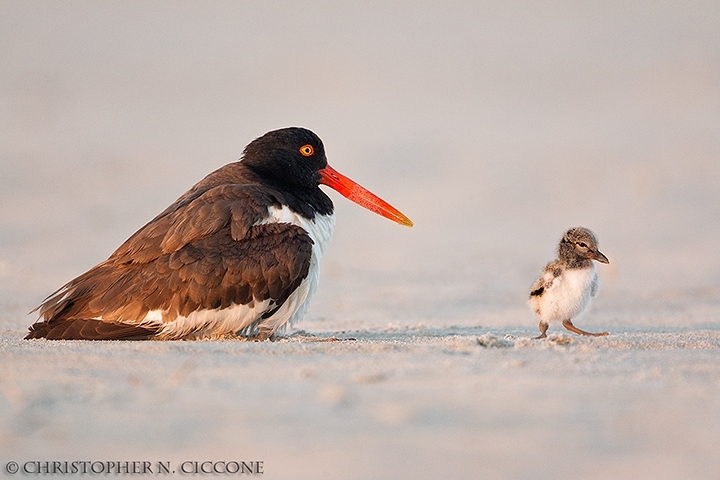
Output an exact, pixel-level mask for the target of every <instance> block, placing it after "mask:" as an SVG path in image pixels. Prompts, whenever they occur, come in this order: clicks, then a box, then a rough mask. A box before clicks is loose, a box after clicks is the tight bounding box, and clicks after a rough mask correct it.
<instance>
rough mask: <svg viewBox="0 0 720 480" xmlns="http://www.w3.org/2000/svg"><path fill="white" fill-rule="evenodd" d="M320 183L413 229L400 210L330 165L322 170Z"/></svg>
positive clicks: (411, 223)
mask: <svg viewBox="0 0 720 480" xmlns="http://www.w3.org/2000/svg"><path fill="white" fill-rule="evenodd" d="M320 177H321V180H320V183H322V184H323V185H327V186H328V187H330V188H332V189H334V190H336V191H337V192H338V193H339V194H340V195H342V196H343V197H345V198H347V199H348V200H350V201H351V202H355V203H357V204H358V205H360V206H361V207H365V208H367V209H368V210H370V211H371V212H375V213H377V214H378V215H382V216H383V217H385V218H388V219H390V220H392V221H393V222H397V223H399V224H400V225H405V226H406V227H412V226H413V222H412V220H410V219H409V218H408V217H406V216H405V215H403V214H402V213H401V212H400V211H399V210H398V209H396V208H395V207H393V206H392V205H390V204H389V203H387V202H386V201H385V200H383V199H382V198H380V197H378V196H377V195H375V194H374V193H372V192H370V191H369V190H367V189H365V188H363V187H361V186H360V185H358V184H357V183H355V182H354V181H352V180H350V179H349V178H347V177H346V176H345V175H342V174H341V173H338V171H337V170H335V169H334V168H332V167H331V166H330V165H328V166H326V167H325V168H323V169H322V170H320Z"/></svg>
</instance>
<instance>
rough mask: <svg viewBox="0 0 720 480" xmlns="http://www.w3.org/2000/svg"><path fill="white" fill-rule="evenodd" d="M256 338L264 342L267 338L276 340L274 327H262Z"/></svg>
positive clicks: (272, 340)
mask: <svg viewBox="0 0 720 480" xmlns="http://www.w3.org/2000/svg"><path fill="white" fill-rule="evenodd" d="M256 340H257V341H258V342H264V341H265V340H269V341H271V342H274V341H275V332H274V331H273V329H272V328H264V327H260V333H258V336H257V337H256Z"/></svg>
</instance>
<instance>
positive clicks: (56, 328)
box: [27, 185, 313, 339]
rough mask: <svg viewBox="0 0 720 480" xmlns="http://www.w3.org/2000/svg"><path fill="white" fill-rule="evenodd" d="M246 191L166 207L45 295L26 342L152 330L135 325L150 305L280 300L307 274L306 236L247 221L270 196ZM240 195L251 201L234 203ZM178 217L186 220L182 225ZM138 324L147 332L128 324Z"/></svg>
mask: <svg viewBox="0 0 720 480" xmlns="http://www.w3.org/2000/svg"><path fill="white" fill-rule="evenodd" d="M231 187H232V188H231ZM248 188H254V187H248V186H240V185H233V186H230V185H225V186H221V187H217V188H213V189H210V190H208V191H207V192H205V193H204V194H202V195H199V196H197V197H196V198H195V199H194V200H193V201H191V202H189V203H186V204H185V205H184V206H183V207H181V208H178V209H176V210H171V209H168V210H166V212H169V213H168V214H167V215H165V216H162V215H161V216H159V217H158V218H156V220H155V221H153V222H150V223H149V224H148V225H146V226H145V227H143V228H142V229H141V230H140V231H139V232H137V233H136V234H135V235H133V236H132V237H131V238H130V239H128V241H127V242H125V243H124V244H123V245H122V246H121V247H120V248H118V250H117V251H116V252H115V253H114V254H113V255H112V256H111V257H110V258H109V259H108V260H106V261H105V262H103V263H101V264H99V265H97V266H95V267H93V268H92V269H90V270H89V271H88V272H86V273H84V274H82V275H80V276H79V277H77V278H76V279H74V280H72V281H70V282H69V283H67V284H66V285H65V286H63V287H62V288H61V289H60V290H59V291H57V292H56V293H55V294H54V295H52V296H51V297H49V298H48V299H46V300H45V301H44V302H43V303H42V304H41V305H40V306H39V307H38V310H39V313H40V317H41V319H40V320H39V321H38V322H37V323H35V324H34V325H33V326H32V327H31V329H30V334H28V337H27V338H41V337H44V338H68V339H69V338H78V339H80V338H87V339H110V338H121V337H122V338H135V337H142V336H143V335H145V334H148V335H150V336H151V335H152V333H154V332H155V330H156V328H155V326H154V325H149V326H148V325H146V324H143V325H142V326H141V327H139V326H138V325H137V324H138V323H139V322H141V321H142V320H143V319H144V318H145V316H146V315H147V313H148V312H149V311H151V310H161V311H163V321H166V322H167V321H172V320H173V319H175V318H176V317H177V316H179V315H181V316H187V315H189V314H190V313H192V312H193V311H196V310H199V309H200V310H201V309H216V308H224V307H229V306H230V305H231V304H245V303H248V302H249V301H251V300H253V299H254V300H258V301H262V300H266V299H272V300H273V304H274V306H279V305H282V303H283V302H284V301H285V300H286V299H287V298H288V296H289V295H290V293H292V291H293V290H295V288H297V286H298V285H299V284H300V283H301V282H302V280H303V279H304V278H305V277H307V274H308V271H309V266H310V257H311V254H312V243H313V242H312V239H310V237H309V235H308V234H307V232H306V231H305V230H303V229H302V228H301V227H298V226H296V225H290V224H261V225H255V226H253V224H254V223H255V222H257V221H258V220H260V219H262V218H263V217H264V216H266V215H267V211H268V210H267V208H268V205H272V204H273V202H274V199H273V198H272V197H270V196H268V195H264V196H263V195H257V192H256V191H248ZM250 193H252V195H250ZM241 201H242V204H243V205H248V204H249V205H251V207H249V208H245V209H242V208H238V202H241ZM195 202H201V203H202V202H210V203H213V204H214V205H212V206H210V207H205V206H203V205H197V206H195V205H194V203H195ZM218 206H222V208H219V207H218ZM180 212H184V214H182V215H181V213H180ZM261 212H262V216H261ZM184 215H190V216H191V217H193V218H194V220H193V221H181V217H183V216H184ZM217 218H223V219H224V223H223V224H222V225H221V224H220V223H221V222H219V221H218V220H217ZM163 229H165V233H164V235H163V234H162V230H163ZM240 234H242V235H243V236H242V237H239V238H238V235H240ZM98 319H102V320H98ZM82 322H85V323H82ZM97 322H100V323H103V324H105V325H97ZM106 325H107V326H106ZM100 327H102V328H100ZM121 327H122V328H121ZM123 328H125V329H126V330H123ZM138 328H140V329H145V330H147V331H149V332H150V333H148V332H147V331H141V330H133V329H138Z"/></svg>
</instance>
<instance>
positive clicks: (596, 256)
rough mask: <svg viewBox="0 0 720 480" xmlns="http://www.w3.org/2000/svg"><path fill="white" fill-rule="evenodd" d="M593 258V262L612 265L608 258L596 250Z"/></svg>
mask: <svg viewBox="0 0 720 480" xmlns="http://www.w3.org/2000/svg"><path fill="white" fill-rule="evenodd" d="M591 258H592V259H593V260H597V261H598V262H600V263H610V260H608V258H607V257H606V256H605V255H604V254H603V253H602V252H601V251H600V250H595V251H594V252H592V257H591Z"/></svg>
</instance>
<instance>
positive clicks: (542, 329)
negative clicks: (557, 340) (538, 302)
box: [533, 320, 548, 340]
mask: <svg viewBox="0 0 720 480" xmlns="http://www.w3.org/2000/svg"><path fill="white" fill-rule="evenodd" d="M547 329H548V324H547V323H545V322H543V321H542V320H540V335H538V336H537V337H535V338H534V339H533V340H540V339H541V338H545V337H547V335H546V333H547Z"/></svg>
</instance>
